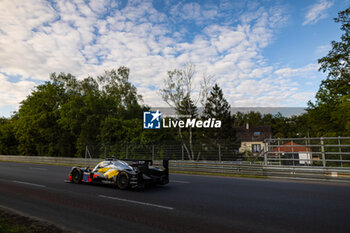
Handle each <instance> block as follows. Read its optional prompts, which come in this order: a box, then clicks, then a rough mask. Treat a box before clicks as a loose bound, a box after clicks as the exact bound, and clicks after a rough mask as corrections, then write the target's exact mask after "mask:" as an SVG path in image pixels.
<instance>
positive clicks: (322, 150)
mask: <svg viewBox="0 0 350 233" xmlns="http://www.w3.org/2000/svg"><path fill="white" fill-rule="evenodd" d="M320 140H321V152H322V164H323V167H326V155H325V152H324V143H323V137H321V139H320Z"/></svg>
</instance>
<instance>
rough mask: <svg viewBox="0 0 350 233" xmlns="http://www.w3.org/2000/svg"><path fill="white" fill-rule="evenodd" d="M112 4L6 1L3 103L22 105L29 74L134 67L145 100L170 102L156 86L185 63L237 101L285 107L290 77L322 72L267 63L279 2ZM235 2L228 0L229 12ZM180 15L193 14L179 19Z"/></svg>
mask: <svg viewBox="0 0 350 233" xmlns="http://www.w3.org/2000/svg"><path fill="white" fill-rule="evenodd" d="M113 2H114V1H107V0H106V1H105V0H103V1H90V2H89V3H88V4H86V3H85V1H81V0H79V1H78V0H77V1H57V2H56V3H55V4H53V5H50V4H49V3H48V2H44V1H38V2H36V3H35V4H33V3H30V4H29V3H28V4H26V3H25V2H23V1H19V0H18V1H2V2H0V7H1V8H2V9H8V10H7V11H6V12H5V13H6V14H2V15H0V33H1V32H6V34H5V35H4V36H1V37H0V72H2V73H3V74H5V75H6V76H5V75H2V76H0V78H1V79H0V81H1V82H2V84H3V85H0V93H2V94H1V95H0V102H1V103H2V105H0V107H1V106H4V105H16V106H18V103H19V102H20V101H21V100H23V99H24V98H25V96H26V95H27V94H28V93H29V92H30V90H31V88H33V86H34V85H35V84H34V82H32V81H27V80H28V78H31V79H32V80H47V79H48V77H49V73H51V72H66V73H72V74H74V75H76V76H77V77H80V78H81V77H86V76H87V75H92V76H95V75H99V74H101V73H103V71H104V70H107V69H112V68H118V67H119V66H121V65H125V66H127V67H129V68H130V69H131V77H130V81H131V82H132V83H133V84H134V85H136V86H137V88H138V91H139V93H140V94H142V95H143V98H144V102H145V103H146V104H148V105H150V106H166V103H164V102H163V101H162V100H161V98H160V96H159V95H158V93H157V92H158V91H157V89H159V88H161V87H162V85H163V81H162V80H163V79H164V78H165V77H166V72H167V71H168V70H172V69H175V68H179V67H181V66H182V65H183V64H184V63H186V62H192V63H194V64H195V65H196V67H197V70H198V71H199V72H198V74H197V76H196V78H195V83H196V86H198V83H199V79H200V77H201V74H200V72H202V71H206V72H207V73H208V74H213V75H215V78H216V80H217V82H218V83H219V85H220V86H221V87H222V88H223V90H224V93H225V96H226V98H227V99H228V101H229V102H230V103H231V105H232V106H276V105H279V106H282V105H284V104H286V103H287V100H288V101H290V100H293V98H294V99H295V100H299V97H298V96H296V95H295V93H296V92H297V91H298V90H297V89H296V85H295V82H294V81H293V80H291V79H290V77H291V76H292V75H295V74H300V73H302V72H311V71H313V70H315V69H316V67H314V66H312V65H310V66H306V67H301V68H294V69H293V68H289V67H284V68H280V67H279V66H271V65H265V64H266V61H265V58H264V57H263V55H262V52H263V49H264V48H265V47H266V46H268V45H269V44H271V42H272V41H273V38H274V35H275V31H276V30H277V29H278V28H279V27H280V26H281V25H283V23H284V22H285V21H286V19H287V17H288V16H287V15H286V14H285V13H284V11H283V9H281V8H278V7H272V8H264V7H260V6H258V5H251V4H250V6H249V9H251V10H250V11H248V12H246V13H244V14H242V13H239V14H238V15H235V16H234V17H232V19H226V18H227V17H226V16H227V15H225V13H223V12H221V11H220V10H222V8H225V7H223V6H221V7H218V8H215V7H212V8H211V7H210V6H206V5H199V4H197V3H191V4H178V5H176V6H170V8H171V9H175V8H176V7H177V8H178V9H181V11H179V12H177V13H176V12H174V14H175V13H176V14H177V15H170V16H169V15H166V14H165V13H162V12H160V11H157V10H156V9H155V8H154V7H153V5H152V2H151V1H129V2H128V3H127V5H126V6H125V7H124V8H122V9H119V8H120V6H118V5H113ZM235 4H236V6H235V7H232V8H230V7H229V5H230V4H229V2H226V3H225V4H224V5H225V6H226V8H227V9H229V10H230V11H231V9H232V10H234V9H236V7H237V4H238V3H235ZM242 4H243V3H242ZM243 5H244V4H243ZM18 12H20V13H21V14H18ZM182 13H186V17H188V19H187V18H184V19H181V17H179V15H178V14H182ZM217 17H225V21H224V23H222V22H221V21H218V20H213V19H215V18H217ZM192 19H193V20H195V22H196V24H197V26H196V27H197V28H196V30H197V31H196V32H195V33H194V32H193V31H191V28H186V27H179V28H174V27H175V26H174V20H185V21H186V20H192ZM211 20H213V21H211ZM203 22H206V23H203ZM233 22H235V23H233ZM198 25H200V26H198ZM187 37H190V38H191V39H186V40H185V38H187ZM11 76H20V78H21V81H19V82H11V80H10V77H11ZM10 89H14V90H12V91H10V92H9V91H8V90H10ZM4 93H6V94H4ZM293 96H294V97H293Z"/></svg>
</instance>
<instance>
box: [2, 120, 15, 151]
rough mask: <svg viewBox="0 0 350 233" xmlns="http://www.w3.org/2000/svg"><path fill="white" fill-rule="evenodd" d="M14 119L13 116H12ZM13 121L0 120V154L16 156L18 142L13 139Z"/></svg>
mask: <svg viewBox="0 0 350 233" xmlns="http://www.w3.org/2000/svg"><path fill="white" fill-rule="evenodd" d="M13 118H15V116H13ZM13 122H14V120H13V119H6V118H0V154H1V155H16V154H18V150H17V146H18V141H17V139H16V137H15V130H14V124H13Z"/></svg>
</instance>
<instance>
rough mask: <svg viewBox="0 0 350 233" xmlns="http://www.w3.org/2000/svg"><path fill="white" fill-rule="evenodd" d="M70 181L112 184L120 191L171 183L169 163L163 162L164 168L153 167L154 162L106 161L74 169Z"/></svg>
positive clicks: (70, 174) (113, 159)
mask: <svg viewBox="0 0 350 233" xmlns="http://www.w3.org/2000/svg"><path fill="white" fill-rule="evenodd" d="M69 180H70V181H71V182H73V183H75V184H78V183H109V184H110V183H112V184H116V185H117V187H118V188H119V189H128V188H132V189H134V188H143V187H145V186H146V185H148V184H160V185H164V184H167V183H169V161H168V160H163V167H160V168H159V167H153V166H152V160H133V159H126V160H120V159H115V158H110V159H106V160H104V161H102V162H100V163H98V164H97V165H96V167H95V168H94V169H92V170H91V169H90V168H89V167H86V168H83V167H72V169H71V171H70V173H69Z"/></svg>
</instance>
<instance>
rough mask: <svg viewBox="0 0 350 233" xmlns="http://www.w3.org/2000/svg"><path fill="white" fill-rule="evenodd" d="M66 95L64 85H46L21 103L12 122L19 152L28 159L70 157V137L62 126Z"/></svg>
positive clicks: (39, 87)
mask: <svg viewBox="0 0 350 233" xmlns="http://www.w3.org/2000/svg"><path fill="white" fill-rule="evenodd" d="M66 100H67V95H66V93H65V91H64V88H63V86H62V85H60V84H58V83H51V82H46V83H45V84H43V85H39V86H38V87H36V89H35V90H34V91H33V92H32V93H31V94H30V95H29V96H28V97H27V99H25V100H24V101H22V102H21V105H20V108H19V111H18V113H17V114H16V115H15V117H14V118H13V121H14V129H15V136H16V139H17V140H18V142H19V145H18V150H19V152H20V153H21V154H25V155H39V156H71V155H72V153H73V154H74V149H73V147H72V144H71V134H70V133H69V132H68V131H67V130H65V129H63V128H62V127H61V126H60V125H59V124H58V120H59V118H60V112H61V107H62V106H63V105H64V104H65V102H66Z"/></svg>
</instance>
